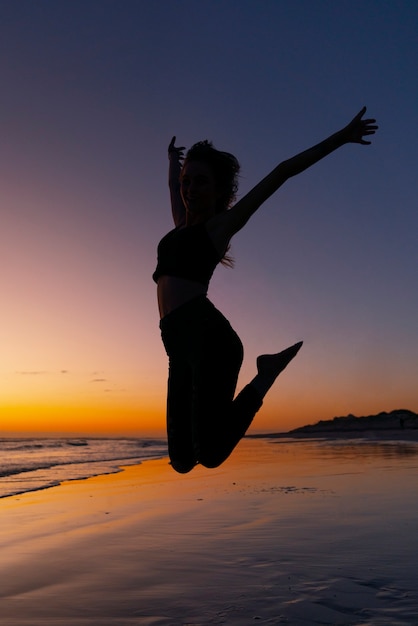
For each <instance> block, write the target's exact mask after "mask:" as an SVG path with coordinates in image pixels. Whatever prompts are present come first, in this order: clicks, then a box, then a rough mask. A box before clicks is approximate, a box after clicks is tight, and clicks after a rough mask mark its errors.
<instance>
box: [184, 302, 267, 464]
mask: <svg viewBox="0 0 418 626" xmlns="http://www.w3.org/2000/svg"><path fill="white" fill-rule="evenodd" d="M211 306H212V305H211ZM212 309H213V310H212V311H211V312H210V314H209V315H208V316H207V317H206V318H205V320H204V323H203V324H202V331H201V333H200V334H199V337H200V341H199V345H196V350H195V352H194V358H193V367H194V378H193V380H194V385H193V421H194V429H193V430H194V433H195V447H196V451H197V454H196V456H197V459H198V461H199V463H201V464H202V465H204V466H205V467H217V466H219V465H220V464H221V463H222V462H223V461H225V459H227V458H228V456H229V455H230V454H231V452H232V450H233V449H234V448H235V446H236V445H237V443H238V442H239V441H240V439H241V438H242V437H243V436H244V434H245V432H246V431H247V429H248V427H249V425H250V424H251V422H252V419H253V417H254V415H255V413H256V412H257V411H258V409H259V408H260V407H261V404H262V399H261V396H260V394H259V393H258V392H257V390H256V389H255V388H253V387H252V386H251V385H247V386H246V387H245V388H244V389H243V390H242V391H241V393H240V394H238V396H237V397H236V398H235V400H234V394H235V389H236V384H237V379H238V374H239V371H240V368H241V364H242V359H243V347H242V343H241V340H240V339H239V337H238V335H237V334H236V332H235V331H234V330H233V329H232V328H231V325H230V324H229V322H228V321H227V320H226V318H225V317H224V316H223V315H222V314H221V313H220V312H219V311H217V310H216V309H215V308H214V307H213V306H212Z"/></svg>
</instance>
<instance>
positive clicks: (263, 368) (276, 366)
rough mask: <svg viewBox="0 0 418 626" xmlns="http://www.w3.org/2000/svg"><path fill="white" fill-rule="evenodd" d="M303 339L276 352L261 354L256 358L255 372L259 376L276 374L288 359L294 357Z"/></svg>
mask: <svg viewBox="0 0 418 626" xmlns="http://www.w3.org/2000/svg"><path fill="white" fill-rule="evenodd" d="M302 344H303V341H299V342H298V343H295V345H293V346H290V348H286V350H282V352H278V353H277V354H261V355H260V356H259V357H258V358H257V372H258V373H259V375H260V376H268V377H271V376H274V378H277V376H278V375H279V374H280V372H282V371H283V370H284V369H285V367H287V365H289V363H290V361H291V360H292V359H294V358H295V356H296V355H297V353H298V352H299V350H300V349H301V347H302Z"/></svg>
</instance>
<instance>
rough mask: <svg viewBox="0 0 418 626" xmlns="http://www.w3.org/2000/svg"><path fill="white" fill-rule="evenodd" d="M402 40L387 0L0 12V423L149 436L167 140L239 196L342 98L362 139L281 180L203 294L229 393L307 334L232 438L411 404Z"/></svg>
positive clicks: (103, 1) (416, 21)
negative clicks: (368, 138) (241, 351)
mask: <svg viewBox="0 0 418 626" xmlns="http://www.w3.org/2000/svg"><path fill="white" fill-rule="evenodd" d="M417 29H418V3H416V2H410V1H408V0H397V1H396V2H395V1H388V0H367V1H366V2H364V0H362V1H360V0H350V1H348V0H347V1H346V0H339V1H338V2H333V1H332V0H329V1H328V0H315V1H312V0H287V1H284V0H283V1H281V0H260V1H257V0H251V1H250V0H240V1H239V2H236V1H232V0H222V1H221V0H213V1H212V2H209V1H207V0H202V1H196V0H160V1H159V2H154V1H152V0H148V1H145V0H136V1H134V0H88V1H86V0H36V1H35V0H19V2H16V0H0V76H1V81H2V86H1V98H0V112H1V141H0V158H1V167H0V178H1V196H0V207H1V209H0V215H1V228H0V259H1V264H0V277H1V283H0V284H1V295H2V302H1V325H0V346H1V350H0V434H1V435H2V436H5V435H7V434H10V433H16V432H48V433H52V432H71V433H98V434H102V433H106V434H107V433H121V434H142V433H153V434H154V433H162V432H163V429H164V420H165V390H166V379H167V363H166V355H165V352H164V349H163V346H162V344H161V340H160V336H159V328H158V311H157V305H156V293H155V291H156V289H155V284H154V283H153V281H152V279H151V275H152V272H153V270H154V267H155V259H156V245H157V243H158V241H159V239H160V238H161V237H162V236H163V235H164V234H165V233H166V232H167V231H168V230H169V229H170V228H171V227H172V225H171V218H170V209H169V201H168V188H167V165H168V161H167V145H168V143H169V141H170V139H171V137H172V136H173V135H177V138H178V143H179V144H181V145H185V146H190V145H191V144H192V143H194V142H196V141H198V140H200V139H205V138H208V139H211V140H213V142H214V144H215V146H216V147H218V148H220V149H224V150H228V151H230V152H232V153H234V154H235V155H236V156H237V157H238V158H239V160H240V162H241V165H242V176H241V186H240V194H241V195H242V194H244V193H245V192H246V191H248V190H249V189H250V188H251V187H252V186H253V185H254V184H256V183H257V182H258V181H259V179H260V178H261V177H262V176H264V175H265V174H267V173H268V172H269V171H270V170H271V169H272V168H273V167H274V166H275V165H277V163H279V162H280V161H282V160H284V159H286V158H288V157H290V156H292V155H293V154H295V153H296V152H299V151H301V150H303V149H304V148H307V147H309V146H311V145H313V144H315V143H317V142H318V141H320V140H322V139H323V138H325V137H326V136H327V135H329V134H331V133H332V132H334V131H336V130H338V129H339V128H341V127H342V126H343V125H345V124H346V123H347V122H348V121H350V119H351V118H352V117H353V116H354V115H355V114H356V113H357V112H358V111H359V110H360V108H361V107H362V106H363V105H367V107H368V113H367V115H368V116H369V115H370V116H371V117H376V118H377V120H378V123H379V126H380V130H379V132H378V134H377V135H376V136H375V137H374V138H373V141H372V145H371V146H366V147H363V146H357V145H349V146H345V147H343V148H341V149H340V151H338V152H337V153H335V154H333V155H331V156H330V157H328V158H327V159H326V160H324V161H322V162H321V163H319V164H317V165H316V166H315V167H313V168H312V169H311V170H309V171H308V172H305V173H304V174H302V175H300V176H298V177H296V178H294V179H292V180H291V181H289V182H288V183H287V184H286V185H285V186H284V187H283V188H282V189H281V190H279V192H278V193H277V194H276V195H275V196H274V197H273V198H272V199H271V200H269V201H268V202H267V203H266V204H265V205H264V206H263V208H262V209H260V211H259V212H258V213H257V214H256V215H255V216H254V217H253V218H252V220H251V221H250V222H249V223H248V225H247V226H246V228H245V230H243V231H241V232H240V233H239V234H238V235H237V236H236V237H235V239H234V240H233V245H232V251H231V252H232V254H233V256H234V258H235V263H236V266H235V269H233V270H231V269H225V268H223V267H219V268H218V269H217V271H216V274H215V277H214V279H213V283H212V285H211V288H210V292H209V296H210V298H211V299H212V301H213V302H214V303H215V304H216V305H217V306H218V307H219V308H220V309H221V310H222V311H223V312H224V313H225V315H226V316H227V317H228V319H230V321H231V323H232V325H233V326H234V328H235V329H236V330H237V332H238V334H239V335H240V336H241V338H242V341H243V343H244V346H245V361H244V366H243V369H242V374H241V377H240V381H239V387H241V386H242V385H243V384H245V383H246V382H247V381H248V380H249V379H250V378H252V377H253V375H254V374H255V358H256V356H257V355H258V354H260V353H262V352H276V351H278V350H280V349H283V348H284V347H286V346H288V345H290V344H292V343H294V342H295V341H298V340H300V339H303V340H304V341H305V344H304V346H303V348H302V350H301V352H300V353H299V355H298V357H297V359H296V360H295V361H294V363H292V364H291V366H290V367H289V368H288V370H287V371H286V372H285V373H284V374H283V376H282V377H281V379H280V380H279V381H278V382H277V384H276V385H275V387H274V388H273V389H272V391H271V392H270V394H269V395H268V397H267V398H266V401H265V404H264V407H263V408H262V410H261V411H260V413H259V414H258V415H257V417H256V419H255V421H254V425H253V427H252V432H257V431H259V432H261V431H279V430H287V429H289V428H292V427H296V426H300V425H303V424H306V423H312V422H315V421H318V420H319V419H329V418H332V417H333V416H335V415H345V414H347V413H354V414H356V415H364V414H369V413H377V412H379V411H385V410H386V411H390V410H392V409H396V408H407V409H411V410H414V411H418V384H417V381H418V326H417V320H418V280H417V276H418V272H417V270H418V177H417V166H418V141H417V137H418V80H417V67H418V38H417Z"/></svg>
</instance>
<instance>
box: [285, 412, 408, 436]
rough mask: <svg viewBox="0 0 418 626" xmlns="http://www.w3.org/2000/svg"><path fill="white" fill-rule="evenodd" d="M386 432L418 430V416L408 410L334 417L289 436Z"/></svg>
mask: <svg viewBox="0 0 418 626" xmlns="http://www.w3.org/2000/svg"><path fill="white" fill-rule="evenodd" d="M385 430H388V431H389V430H390V431H393V430H398V431H399V430H403V431H405V430H409V431H410V430H417V431H418V414H417V413H414V412H413V411H409V410H407V409H397V410H395V411H390V413H386V412H383V413H378V414H377V415H366V416H363V417H356V416H355V415H351V414H350V415H346V416H343V417H334V418H333V419H331V420H320V421H319V422H317V423H316V424H309V425H307V426H301V427H300V428H295V429H294V430H291V431H289V432H288V433H287V434H289V435H297V434H305V435H306V434H311V433H312V434H320V433H324V434H325V433H338V432H341V433H345V432H353V431H357V432H365V431H385Z"/></svg>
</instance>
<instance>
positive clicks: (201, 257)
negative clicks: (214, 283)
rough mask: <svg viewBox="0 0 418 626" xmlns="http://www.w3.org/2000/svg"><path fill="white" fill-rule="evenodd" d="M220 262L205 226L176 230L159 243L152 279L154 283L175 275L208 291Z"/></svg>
mask: <svg viewBox="0 0 418 626" xmlns="http://www.w3.org/2000/svg"><path fill="white" fill-rule="evenodd" d="M220 260H221V259H220V256H219V254H218V252H217V250H216V248H215V246H214V245H213V242H212V241H211V239H210V237H209V235H208V232H207V230H206V226H205V224H203V223H201V224H195V225H193V226H186V227H185V228H175V229H174V230H171V231H170V232H169V233H168V234H167V235H166V236H165V237H163V238H162V239H161V241H160V243H159V244H158V262H157V268H156V270H155V272H154V274H153V275H152V278H153V280H154V281H155V282H157V281H158V279H159V278H160V276H164V275H165V276H177V277H178V278H187V279H188V280H195V281H196V282H198V283H202V284H203V285H205V287H206V288H207V287H208V285H209V281H210V279H211V277H212V274H213V272H214V270H215V267H216V266H217V264H218V263H219V261H220Z"/></svg>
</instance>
